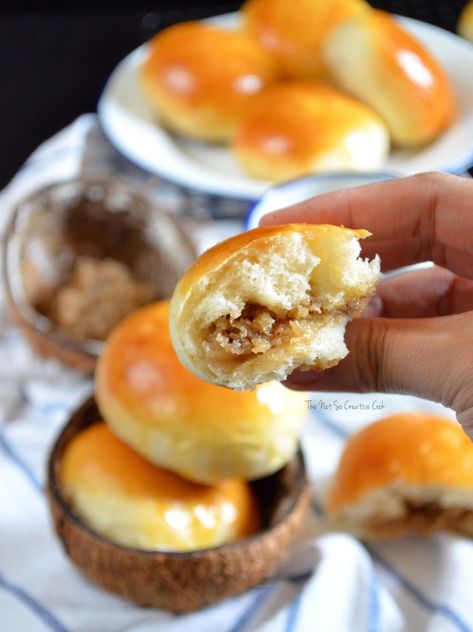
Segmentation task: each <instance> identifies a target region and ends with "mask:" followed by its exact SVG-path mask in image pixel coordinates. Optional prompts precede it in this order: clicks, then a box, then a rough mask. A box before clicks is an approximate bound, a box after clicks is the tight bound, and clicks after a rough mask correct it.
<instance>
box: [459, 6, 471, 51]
mask: <svg viewBox="0 0 473 632" xmlns="http://www.w3.org/2000/svg"><path fill="white" fill-rule="evenodd" d="M458 34H459V35H461V36H462V37H464V38H465V39H467V40H469V41H470V42H473V0H470V1H469V2H467V4H466V5H465V8H464V9H463V11H462V12H461V14H460V19H459V20H458Z"/></svg>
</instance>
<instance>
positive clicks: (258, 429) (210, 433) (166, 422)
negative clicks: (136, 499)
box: [96, 301, 307, 484]
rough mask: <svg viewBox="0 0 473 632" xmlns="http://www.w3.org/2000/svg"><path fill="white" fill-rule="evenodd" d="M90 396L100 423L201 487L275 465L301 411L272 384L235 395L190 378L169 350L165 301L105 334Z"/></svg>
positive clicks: (287, 452) (292, 438)
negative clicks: (104, 422)
mask: <svg viewBox="0 0 473 632" xmlns="http://www.w3.org/2000/svg"><path fill="white" fill-rule="evenodd" d="M96 398H97V402H98V405H99V408H100V411H101V414H102V415H103V418H104V421H106V423H107V424H108V425H109V426H110V428H111V429H112V430H113V432H114V433H115V434H116V435H117V436H118V437H120V438H121V439H122V440H123V441H125V442H126V443H127V444H128V445H130V446H131V447H132V448H133V449H135V450H136V451H137V452H139V453H140V454H141V455H142V456H144V457H145V458H147V459H148V460H150V461H151V462H153V463H155V464H156V465H159V466H161V467H165V468H166V469H168V470H171V471H173V472H175V473H177V474H180V475H181V476H183V477H185V478H187V479H189V480H192V481H196V482H201V483H209V484H211V483H216V482H218V481H221V480H223V479H225V478H229V477H238V478H244V479H247V480H250V479H254V478H259V477H261V476H266V475H268V474H271V473H273V472H275V471H277V470H278V469H280V468H281V467H283V465H285V464H286V463H288V462H289V461H290V460H291V459H292V457H293V456H294V454H295V452H296V450H297V445H298V439H299V435H300V429H301V424H302V421H303V419H304V417H305V415H306V412H307V411H306V404H305V403H304V396H303V395H302V394H298V393H291V392H290V391H288V390H287V389H285V388H284V387H283V386H281V385H280V384H278V383H275V382H273V383H271V384H263V385H261V386H260V387H259V388H258V389H257V390H256V391H254V392H251V393H235V392H233V391H231V390H229V389H223V388H220V387H217V386H211V385H210V384H207V383H205V382H202V381H201V380H199V379H197V378H196V377H195V376H194V375H193V374H192V373H191V372H190V371H188V370H187V369H186V368H184V366H183V365H182V364H181V362H180V361H179V359H178V358H177V356H176V353H175V351H174V349H173V347H172V345H171V340H170V336H169V305H168V301H163V302H160V303H156V304H154V305H151V306H149V307H146V308H144V309H141V310H139V311H138V312H136V313H135V314H133V315H132V316H130V317H129V318H127V319H126V320H124V321H123V322H122V323H121V324H120V325H119V326H118V327H117V328H116V329H115V331H114V332H113V333H112V335H111V336H110V338H109V339H108V341H107V343H106V346H105V350H104V352H103V354H102V357H101V358H100V360H99V364H98V369H97V374H96Z"/></svg>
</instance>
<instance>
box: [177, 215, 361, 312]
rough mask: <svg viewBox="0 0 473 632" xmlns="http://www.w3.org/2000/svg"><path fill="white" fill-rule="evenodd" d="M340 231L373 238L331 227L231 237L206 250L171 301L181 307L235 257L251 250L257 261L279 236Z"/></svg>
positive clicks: (291, 227)
mask: <svg viewBox="0 0 473 632" xmlns="http://www.w3.org/2000/svg"><path fill="white" fill-rule="evenodd" d="M341 228H342V229H343V230H344V231H346V232H347V233H348V234H352V235H353V236H355V237H356V238H357V239H364V238H365V237H369V236H370V234H371V233H370V232H368V231H367V230H364V229H358V230H354V229H351V228H344V227H340V226H332V225H331V224H282V225H275V226H260V227H259V228H253V229H252V230H249V231H246V232H244V233H240V234H238V235H235V236H234V237H230V239H226V240H225V241H222V242H220V243H218V244H216V245H215V246H213V247H212V248H209V250H206V251H205V252H204V253H203V254H202V255H200V257H199V258H198V259H197V260H196V261H195V262H194V263H193V264H192V265H191V267H190V268H189V269H188V270H187V272H186V273H185V274H184V276H183V277H181V280H180V281H179V283H178V284H177V286H176V289H175V290H174V294H173V297H172V303H173V305H179V303H180V301H181V300H184V298H185V297H186V296H187V295H188V294H189V293H190V292H191V291H192V290H193V289H195V285H194V284H195V283H198V282H199V281H200V280H202V279H204V278H205V276H206V275H207V274H212V273H215V272H217V271H218V268H220V267H221V266H222V265H224V264H226V263H228V262H229V261H230V260H231V258H232V257H233V256H236V255H237V254H238V253H239V252H240V251H241V250H242V249H244V248H248V247H249V246H251V249H252V255H253V256H255V257H256V256H257V255H258V252H264V251H265V249H266V247H267V244H268V240H270V239H271V238H273V237H277V236H278V235H282V234H288V233H299V232H303V233H305V234H306V235H310V236H313V237H314V238H315V239H323V237H324V234H326V233H328V232H339V231H340V229H341Z"/></svg>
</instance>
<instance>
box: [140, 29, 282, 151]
mask: <svg viewBox="0 0 473 632" xmlns="http://www.w3.org/2000/svg"><path fill="white" fill-rule="evenodd" d="M276 78H277V72H276V65H275V62H274V60H273V59H272V57H271V56H270V55H269V53H267V52H266V51H265V50H263V49H262V48H260V47H259V46H258V44H257V43H256V42H254V41H253V40H252V39H251V38H249V37H247V36H246V35H244V34H242V33H237V32H232V31H227V30H224V29H220V28H217V27H214V26H209V25H207V24H203V23H201V22H186V23H183V24H177V25H176V26H172V27H170V28H168V29H166V30H165V31H162V32H161V33H159V34H158V35H156V36H155V37H154V38H153V39H152V40H151V42H150V44H149V53H148V55H147V57H146V59H145V61H144V63H143V65H142V67H141V80H142V85H143V89H144V93H145V96H146V98H147V100H148V102H149V104H150V106H151V107H152V108H153V110H154V112H155V114H156V115H157V117H158V118H159V120H160V121H161V122H162V123H164V124H165V125H166V126H168V127H169V128H170V129H171V130H174V131H176V132H180V133H182V134H186V135H188V136H192V137H194V138H197V139H199V140H204V141H215V142H219V141H226V140H228V139H229V138H231V137H232V135H233V133H234V130H235V125H236V124H237V122H238V121H239V119H240V117H241V115H242V113H243V112H244V111H245V109H246V107H247V106H248V103H249V102H250V101H251V99H252V98H253V97H254V95H255V94H257V93H258V92H260V90H262V89H263V88H264V87H266V86H267V85H269V84H270V83H272V82H273V81H275V79H276Z"/></svg>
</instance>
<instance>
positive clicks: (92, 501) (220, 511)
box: [61, 422, 260, 551]
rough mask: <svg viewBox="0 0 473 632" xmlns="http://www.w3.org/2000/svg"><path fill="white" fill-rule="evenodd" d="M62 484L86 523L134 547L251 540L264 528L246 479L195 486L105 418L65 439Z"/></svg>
mask: <svg viewBox="0 0 473 632" xmlns="http://www.w3.org/2000/svg"><path fill="white" fill-rule="evenodd" d="M61 484H62V487H63V490H64V492H65V494H66V497H67V498H68V500H69V502H70V503H71V506H72V507H73V509H74V511H75V512H76V513H77V514H78V515H79V516H80V517H81V518H82V519H83V520H84V521H85V522H86V524H88V525H89V526H90V527H91V528H92V529H93V530H95V531H96V532H97V533H99V534H101V535H103V536H104V537H106V538H108V539H110V540H112V541H114V542H117V543H118V544H122V545H125V546H131V547H134V548H140V549H153V550H170V551H186V550H190V551H191V550H196V549H203V548H207V547H213V546H218V545H220V544H224V543H226V542H232V541H234V540H238V539H241V538H245V537H248V536H249V535H251V534H253V533H255V532H256V531H257V530H258V529H259V526H260V518H259V516H260V513H259V508H258V505H257V502H256V500H255V498H254V497H253V494H252V491H251V489H250V487H249V485H248V483H245V482H244V481H241V480H236V479H230V480H227V481H224V482H222V483H220V484H218V485H215V486H212V487H207V486H203V485H197V484H195V483H190V482H188V481H186V480H184V479H182V478H180V477H178V476H176V475H175V474H172V473H171V472H168V471H166V470H163V469H161V468H158V467H156V466H154V465H151V464H150V463H148V462H147V461H146V460H145V459H143V458H142V457H141V456H139V454H137V453H136V452H134V451H133V450H132V449H131V448H129V447H128V446H127V445H125V444H124V443H123V442H122V441H120V440H119V439H117V437H115V435H114V434H113V433H112V432H111V431H110V429H109V428H108V427H107V426H106V425H105V424H104V423H102V422H100V423H96V424H94V425H92V426H90V427H89V428H87V429H86V430H84V431H82V432H80V433H79V434H78V435H77V436H76V437H74V439H72V441H71V442H70V443H69V444H68V446H67V448H66V451H65V453H64V455H63V459H62V463H61Z"/></svg>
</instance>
